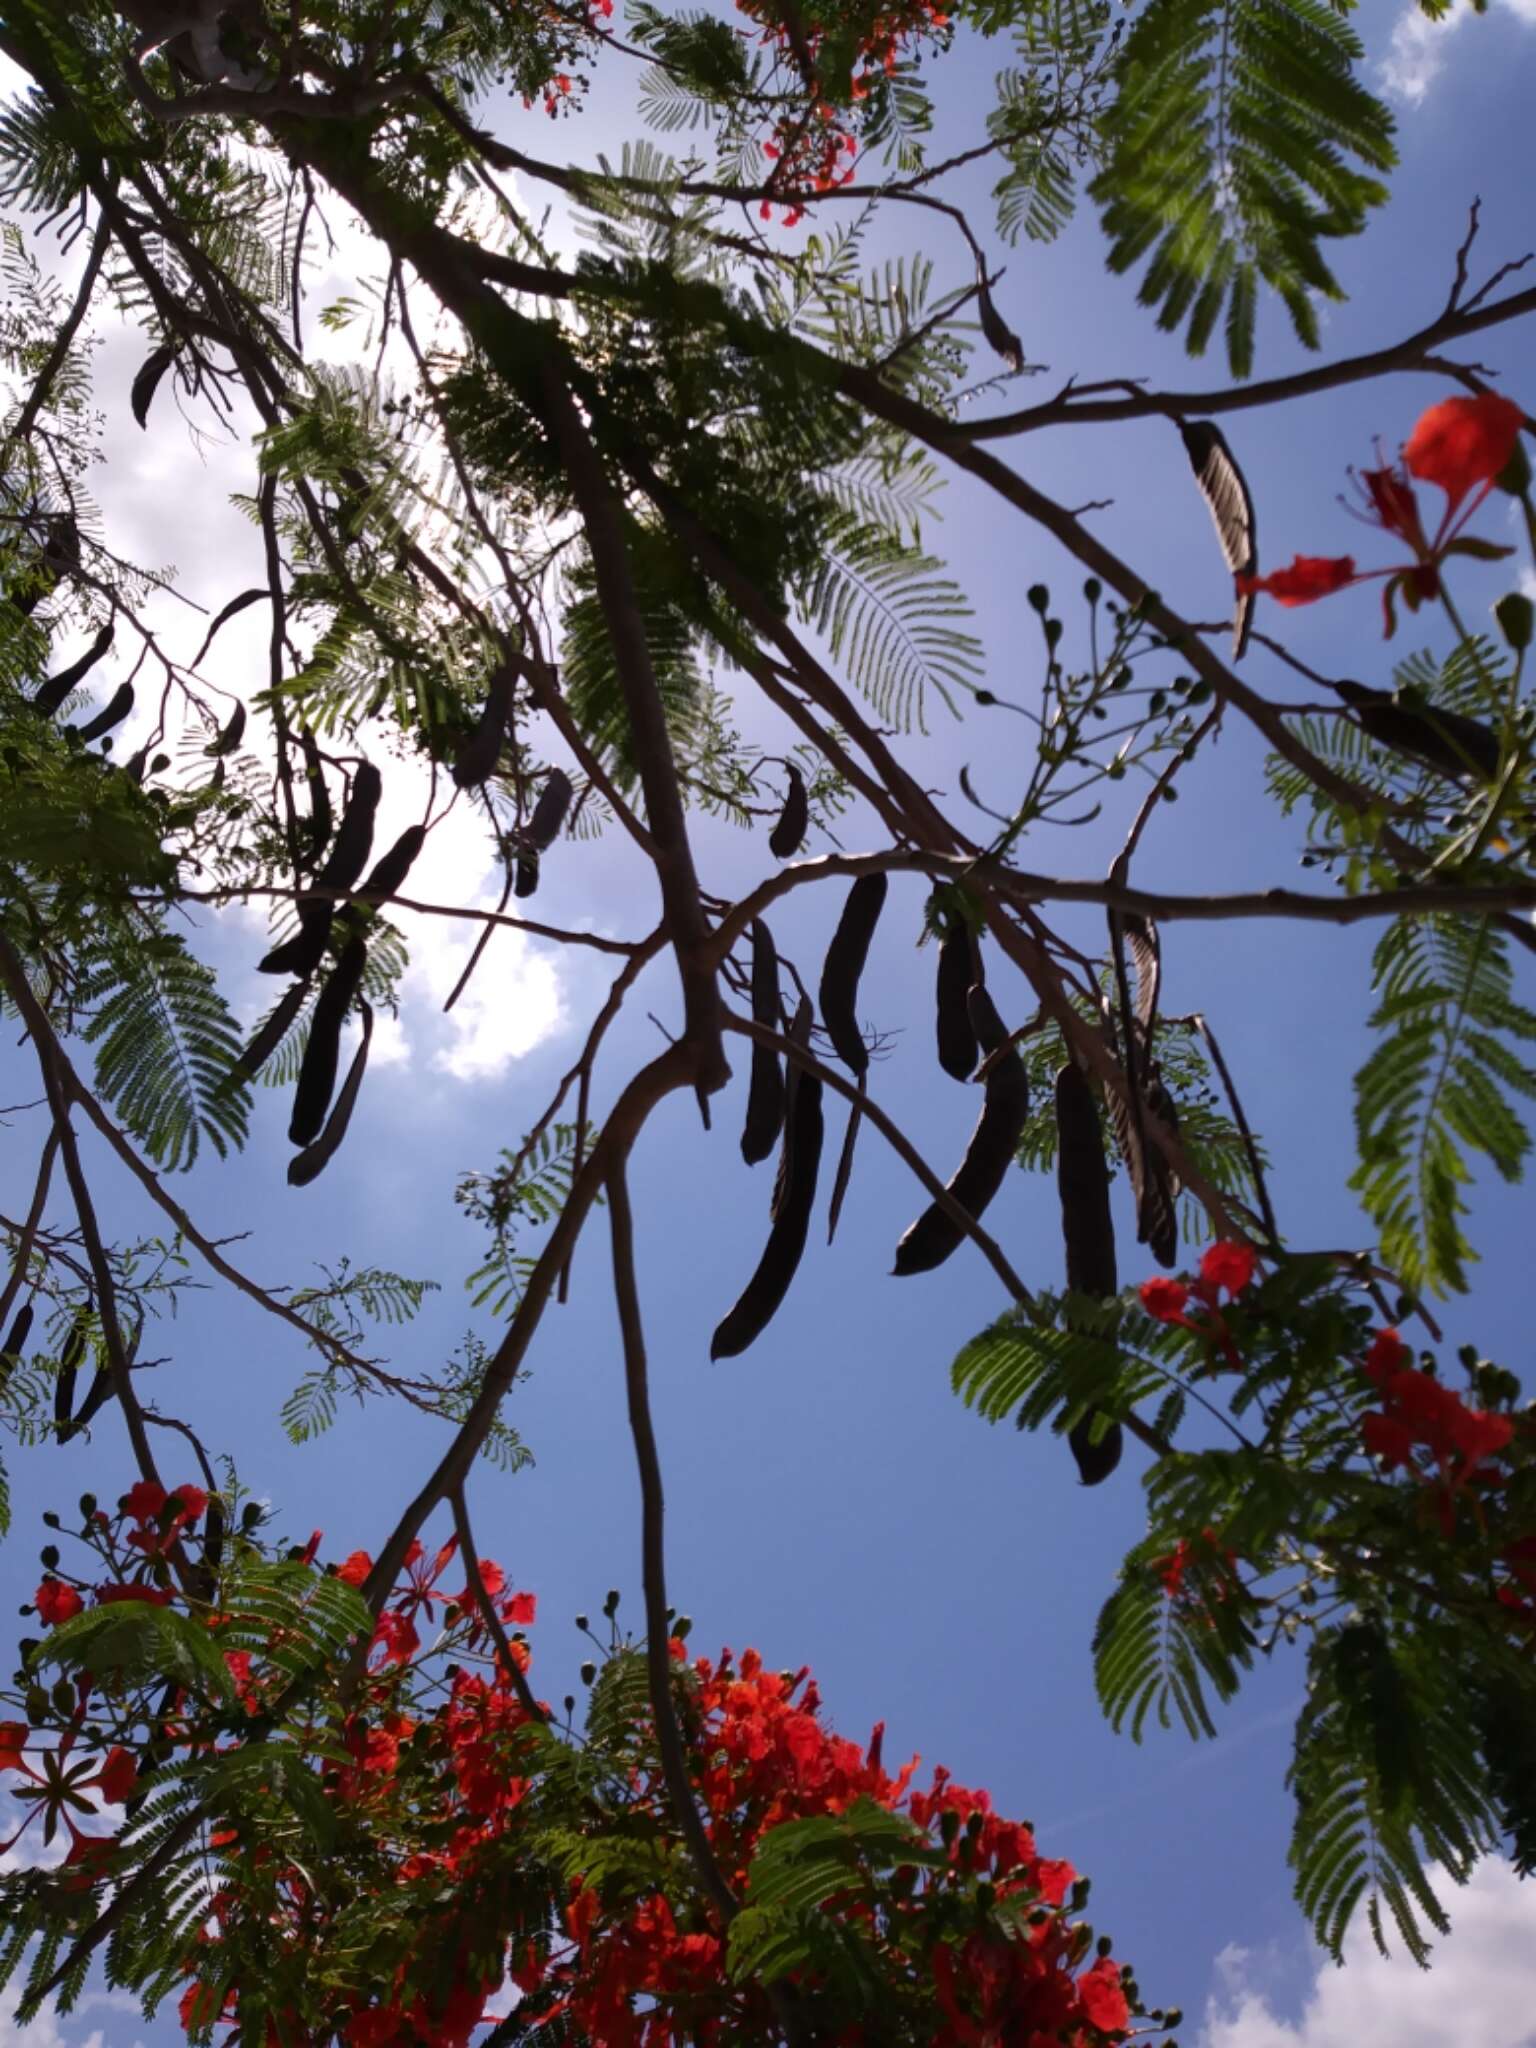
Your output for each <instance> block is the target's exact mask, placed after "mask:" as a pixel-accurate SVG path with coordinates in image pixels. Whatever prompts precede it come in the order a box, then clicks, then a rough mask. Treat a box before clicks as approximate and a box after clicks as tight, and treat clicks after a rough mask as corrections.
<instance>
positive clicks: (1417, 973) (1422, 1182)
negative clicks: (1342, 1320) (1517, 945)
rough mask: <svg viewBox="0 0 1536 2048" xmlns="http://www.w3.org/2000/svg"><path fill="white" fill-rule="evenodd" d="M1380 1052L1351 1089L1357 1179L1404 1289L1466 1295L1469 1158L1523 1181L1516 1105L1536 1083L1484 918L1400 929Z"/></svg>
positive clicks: (1521, 1010)
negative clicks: (1478, 1157)
mask: <svg viewBox="0 0 1536 2048" xmlns="http://www.w3.org/2000/svg"><path fill="white" fill-rule="evenodd" d="M1375 970H1376V978H1377V983H1378V986H1379V988H1380V990H1381V1000H1380V1002H1379V1003H1378V1005H1377V1007H1376V1010H1375V1012H1374V1013H1373V1015H1372V1017H1371V1023H1372V1026H1373V1027H1374V1028H1375V1029H1376V1030H1377V1031H1379V1032H1381V1033H1383V1037H1382V1040H1381V1043H1380V1044H1379V1045H1378V1046H1377V1048H1376V1050H1375V1051H1374V1052H1373V1053H1372V1054H1371V1056H1370V1058H1369V1059H1368V1060H1367V1061H1366V1063H1365V1065H1364V1066H1363V1067H1362V1068H1361V1069H1360V1072H1359V1073H1358V1074H1357V1075H1356V1077H1355V1129H1356V1137H1357V1140H1358V1145H1359V1152H1360V1165H1359V1167H1358V1168H1357V1170H1356V1172H1355V1173H1354V1175H1353V1176H1352V1178H1351V1181H1350V1185H1351V1187H1353V1188H1356V1189H1357V1190H1358V1191H1359V1193H1360V1195H1361V1197H1362V1199H1363V1201H1364V1203H1365V1207H1366V1210H1367V1212H1368V1213H1369V1215H1370V1217H1371V1220H1372V1222H1373V1223H1374V1224H1375V1225H1376V1228H1377V1230H1378V1231H1379V1232H1380V1237H1381V1250H1382V1256H1383V1258H1384V1259H1385V1260H1386V1262H1387V1263H1388V1264H1389V1265H1390V1266H1392V1267H1393V1268H1394V1269H1395V1270H1396V1271H1397V1272H1398V1273H1399V1275H1400V1276H1401V1278H1402V1280H1403V1282H1404V1284H1405V1285H1406V1286H1407V1287H1409V1288H1415V1289H1416V1288H1430V1289H1432V1290H1433V1291H1434V1292H1436V1293H1438V1294H1444V1293H1446V1292H1448V1291H1451V1290H1455V1291H1457V1292H1464V1291H1465V1288H1466V1285H1467V1280H1466V1267H1467V1264H1468V1262H1469V1261H1470V1260H1472V1259H1474V1258H1475V1257H1476V1253H1475V1252H1474V1251H1473V1249H1472V1247H1471V1245H1470V1243H1469V1242H1468V1240H1467V1238H1466V1235H1465V1233H1464V1231H1463V1229H1462V1225H1461V1219H1462V1217H1463V1216H1464V1215H1465V1214H1466V1203H1465V1202H1464V1201H1463V1199H1462V1193H1461V1191H1462V1189H1463V1188H1464V1187H1465V1185H1466V1184H1467V1182H1468V1179H1469V1177H1470V1175H1469V1170H1468V1166H1467V1160H1466V1153H1467V1152H1468V1151H1475V1152H1481V1153H1483V1154H1484V1156H1485V1157H1487V1158H1488V1159H1489V1160H1491V1161H1492V1163H1493V1165H1494V1167H1495V1168H1496V1169H1497V1171H1498V1173H1499V1174H1500V1175H1501V1176H1502V1178H1503V1179H1504V1180H1506V1181H1516V1180H1518V1179H1519V1178H1520V1175H1521V1171H1522V1168H1523V1165H1524V1161H1525V1155H1526V1153H1527V1152H1528V1151H1529V1150H1530V1134H1529V1132H1528V1131H1527V1129H1526V1126H1525V1124H1524V1122H1523V1121H1522V1119H1521V1118H1520V1116H1519V1115H1518V1113H1517V1112H1516V1109H1515V1107H1514V1099H1515V1098H1519V1097H1525V1098H1527V1099H1529V1098H1532V1097H1536V1069H1533V1068H1531V1067H1530V1066H1528V1065H1526V1063H1525V1062H1524V1061H1523V1060H1522V1059H1520V1058H1519V1057H1518V1056H1517V1054H1516V1053H1515V1052H1514V1051H1513V1049H1512V1048H1511V1046H1510V1044H1509V1040H1510V1039H1515V1040H1518V1041H1522V1042H1529V1041H1531V1040H1532V1039H1536V1015H1533V1014H1532V1013H1531V1012H1530V1011H1529V1010H1527V1009H1526V1008H1525V1007H1524V1006H1523V1005H1522V1004H1520V1003H1517V1002H1516V1001H1515V999H1514V996H1513V994H1512V988H1513V974H1512V970H1511V968H1510V964H1509V956H1508V951H1507V947H1506V944H1505V941H1504V940H1503V938H1502V937H1501V936H1500V934H1499V933H1498V932H1497V931H1496V930H1495V928H1494V926H1493V924H1492V923H1491V922H1490V921H1489V920H1487V919H1482V918H1456V917H1449V916H1435V917H1425V918H1413V919H1410V918H1400V919H1398V920H1397V921H1396V922H1395V923H1394V924H1392V925H1390V926H1389V927H1388V929H1387V931H1386V933H1385V935H1384V936H1383V937H1382V939H1381V941H1380V943H1379V944H1378V946H1377V948H1376V955H1375Z"/></svg>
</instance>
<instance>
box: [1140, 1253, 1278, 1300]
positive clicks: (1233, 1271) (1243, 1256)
mask: <svg viewBox="0 0 1536 2048" xmlns="http://www.w3.org/2000/svg"><path fill="white" fill-rule="evenodd" d="M1258 1262H1259V1261H1258V1253H1257V1252H1255V1251H1254V1249H1253V1247H1252V1245H1246V1244H1227V1243H1222V1244H1213V1245H1212V1246H1211V1248H1210V1250H1209V1251H1208V1252H1207V1253H1206V1255H1205V1257H1204V1258H1203V1259H1202V1260H1201V1261H1200V1278H1201V1279H1202V1280H1203V1281H1204V1282H1205V1284H1206V1285H1207V1287H1211V1288H1222V1287H1224V1288H1225V1289H1226V1290H1227V1292H1228V1294H1241V1293H1242V1291H1243V1289H1244V1288H1245V1287H1246V1286H1247V1285H1248V1284H1249V1282H1250V1281H1251V1280H1252V1279H1253V1273H1254V1268H1255V1266H1257V1264H1258ZM1148 1284H1149V1285H1150V1284H1151V1283H1150V1282H1149V1283H1148Z"/></svg>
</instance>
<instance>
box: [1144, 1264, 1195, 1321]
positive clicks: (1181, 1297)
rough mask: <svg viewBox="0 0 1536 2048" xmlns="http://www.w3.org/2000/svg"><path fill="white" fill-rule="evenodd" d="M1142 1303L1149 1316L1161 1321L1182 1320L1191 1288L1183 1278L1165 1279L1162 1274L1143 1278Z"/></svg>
mask: <svg viewBox="0 0 1536 2048" xmlns="http://www.w3.org/2000/svg"><path fill="white" fill-rule="evenodd" d="M1139 1292H1140V1294H1141V1305H1142V1307H1143V1308H1144V1309H1145V1310H1146V1312H1147V1314H1148V1315H1149V1316H1153V1317H1155V1318H1156V1320H1157V1321H1158V1322H1160V1323H1172V1322H1178V1321H1181V1320H1182V1318H1183V1315H1184V1307H1185V1304H1186V1302H1187V1301H1188V1300H1189V1289H1188V1288H1187V1287H1186V1286H1185V1285H1184V1283H1183V1281H1182V1280H1165V1279H1163V1278H1162V1276H1161V1275H1156V1276H1154V1277H1153V1278H1152V1279H1151V1280H1143V1281H1142V1283H1141V1287H1140V1290H1139Z"/></svg>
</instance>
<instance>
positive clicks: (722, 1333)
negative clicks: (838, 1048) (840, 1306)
mask: <svg viewBox="0 0 1536 2048" xmlns="http://www.w3.org/2000/svg"><path fill="white" fill-rule="evenodd" d="M809 1028H810V1019H809V1014H808V1010H807V1009H805V1008H802V1012H801V1016H800V1017H799V1018H798V1019H797V1020H796V1036H797V1037H798V1038H799V1039H800V1042H801V1043H803V1042H804V1037H805V1036H807V1035H808V1034H809ZM822 1138H823V1125H822V1114H821V1082H820V1080H819V1078H818V1077H817V1076H816V1075H815V1074H809V1073H806V1072H805V1071H804V1070H803V1069H802V1070H798V1071H797V1072H796V1073H795V1075H794V1082H793V1086H792V1088H791V1091H790V1098H789V1107H788V1111H787V1113H786V1116H785V1119H784V1151H783V1158H782V1161H781V1164H780V1169H779V1173H780V1180H779V1189H778V1194H777V1200H776V1202H775V1206H774V1212H773V1221H772V1224H771V1226H770V1228H769V1232H768V1243H767V1245H766V1246H765V1247H764V1250H763V1256H762V1258H761V1259H760V1260H759V1262H758V1267H757V1271H756V1272H755V1273H754V1274H753V1275H752V1278H751V1279H750V1280H749V1281H748V1282H747V1285H746V1289H745V1291H744V1292H743V1294H742V1296H741V1299H740V1300H739V1301H738V1302H737V1303H736V1306H735V1307H734V1308H733V1309H732V1310H731V1312H730V1314H729V1315H728V1316H726V1318H725V1320H724V1321H723V1322H722V1323H721V1324H720V1326H719V1328H718V1329H717V1330H716V1331H715V1334H714V1336H713V1338H712V1339H711V1340H710V1346H709V1355H710V1357H711V1358H712V1359H714V1358H736V1357H738V1356H739V1355H740V1354H741V1353H742V1352H743V1351H745V1350H746V1348H747V1346H748V1345H749V1344H751V1343H752V1342H753V1341H754V1340H755V1339H756V1338H758V1337H760V1336H761V1335H762V1333H763V1331H764V1330H765V1329H767V1327H768V1325H769V1323H770V1322H771V1321H772V1319H773V1317H774V1315H775V1314H776V1313H777V1312H778V1309H779V1305H780V1303H781V1302H782V1301H783V1299H784V1297H785V1295H786V1294H787V1293H788V1292H789V1284H790V1282H791V1281H792V1280H793V1279H794V1277H795V1272H796V1269H797V1268H798V1266H799V1264H800V1259H801V1256H802V1254H803V1253H804V1251H805V1240H806V1237H807V1235H808V1233H809V1230H810V1225H811V1211H812V1209H813V1208H814V1207H815V1203H816V1180H817V1175H818V1173H819V1171H820V1168H821V1147H822Z"/></svg>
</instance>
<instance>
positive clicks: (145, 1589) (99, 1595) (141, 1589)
mask: <svg viewBox="0 0 1536 2048" xmlns="http://www.w3.org/2000/svg"><path fill="white" fill-rule="evenodd" d="M175 1597H176V1596H175V1594H174V1593H172V1591H171V1589H170V1587H169V1586H98V1587H97V1588H96V1605H97V1606H98V1607H115V1606H116V1605H117V1603H118V1602H119V1601H121V1600H147V1601H148V1602H149V1604H150V1606H151V1607H169V1606H170V1604H171V1602H172V1600H174V1599H175Z"/></svg>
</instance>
